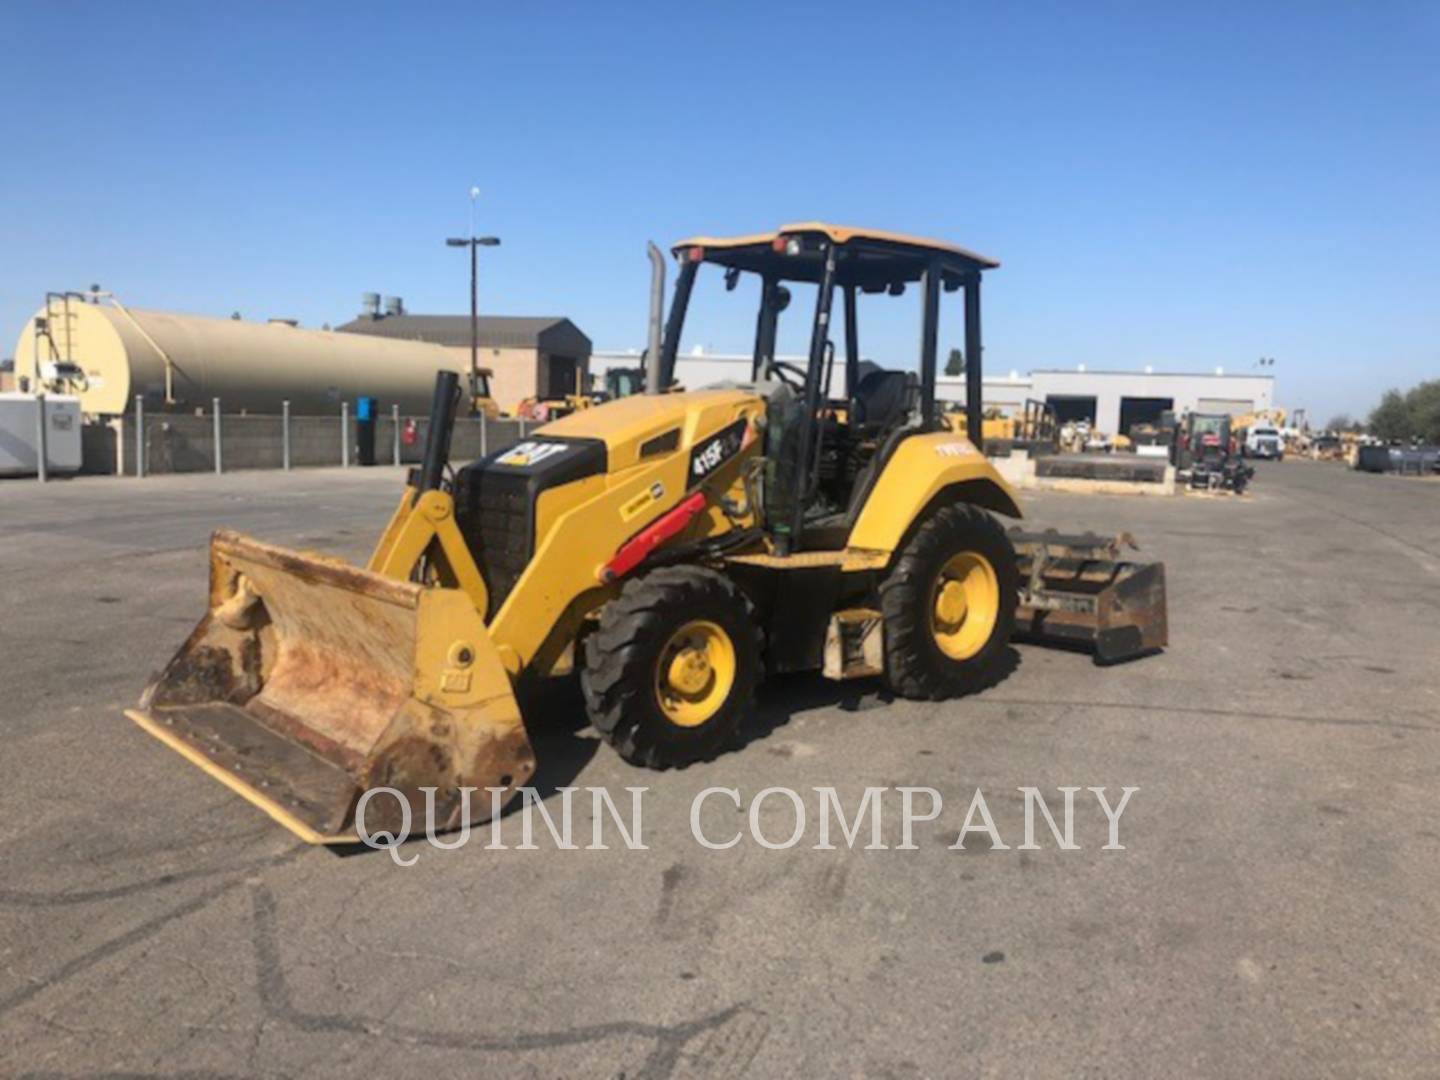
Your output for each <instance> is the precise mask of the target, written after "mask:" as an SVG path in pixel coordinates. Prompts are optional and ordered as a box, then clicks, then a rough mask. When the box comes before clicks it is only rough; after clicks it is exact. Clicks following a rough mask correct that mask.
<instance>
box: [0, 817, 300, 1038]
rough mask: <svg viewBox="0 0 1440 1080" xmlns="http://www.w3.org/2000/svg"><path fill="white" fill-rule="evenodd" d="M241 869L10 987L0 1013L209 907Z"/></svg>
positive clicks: (276, 859) (272, 862) (285, 858)
mask: <svg viewBox="0 0 1440 1080" xmlns="http://www.w3.org/2000/svg"><path fill="white" fill-rule="evenodd" d="M309 849H310V845H308V844H296V845H295V846H294V847H292V848H290V849H288V850H287V851H285V852H282V853H281V854H280V855H278V856H271V857H270V858H269V859H268V860H266V862H265V863H264V865H266V866H269V867H278V866H284V865H285V864H286V863H290V862H293V861H294V860H295V859H296V858H298V857H299V856H300V855H301V854H303V853H304V852H306V851H308V850H309ZM245 872H246V871H244V870H241V869H233V868H232V869H227V870H222V871H217V873H234V874H236V875H237V877H235V878H233V879H231V880H227V881H224V882H221V883H220V884H218V885H216V886H214V887H213V888H210V889H206V890H205V891H204V892H202V893H200V894H199V895H198V896H195V897H192V898H191V899H189V900H187V901H185V902H184V903H183V904H180V905H179V906H178V907H174V908H170V909H168V910H166V911H164V912H161V913H160V914H159V915H156V916H155V917H154V918H153V919H148V920H146V921H145V922H143V923H141V924H140V925H139V926H135V927H132V928H131V929H129V930H127V931H126V932H125V933H123V934H120V935H119V936H118V937H113V938H110V939H109V940H108V941H105V942H102V943H101V944H99V945H97V946H95V948H93V949H91V950H89V951H88V952H85V953H82V954H81V955H79V956H77V957H76V958H75V959H73V960H71V961H69V962H67V963H65V964H62V965H61V966H60V968H59V969H58V970H56V971H55V972H53V973H51V974H49V975H46V976H43V977H39V978H35V979H32V980H31V981H30V983H29V985H27V986H22V987H20V988H19V989H18V990H14V991H12V992H10V993H9V994H6V995H5V996H4V997H0V1017H3V1016H6V1015H8V1014H9V1013H11V1012H14V1011H15V1010H16V1009H18V1008H19V1007H20V1006H22V1005H24V1004H26V1003H27V1002H28V1001H30V1000H31V999H32V998H34V997H36V996H38V995H39V994H42V993H44V992H45V991H46V990H50V989H53V988H54V987H57V986H59V985H61V984H62V983H64V982H66V981H67V980H69V979H72V978H74V977H75V976H76V975H79V974H80V973H82V972H84V971H88V970H89V969H90V968H92V967H94V966H95V965H96V964H98V963H100V962H101V961H103V960H108V959H109V958H110V957H112V956H114V955H115V954H117V953H119V952H123V951H124V950H125V949H128V948H129V947H130V946H131V945H135V944H138V943H139V942H142V941H145V940H147V939H149V938H151V937H154V936H155V935H156V934H158V933H159V932H160V931H161V930H163V929H164V928H165V927H166V926H167V925H168V924H169V923H171V922H174V921H175V920H177V919H183V918H185V917H186V916H188V915H193V914H195V913H196V912H197V911H203V910H204V909H205V908H207V907H209V906H210V905H211V904H213V903H215V901H217V900H219V899H220V898H221V897H223V896H224V895H225V894H226V893H229V892H231V891H232V890H234V889H236V888H238V887H239V886H240V885H241V884H242V883H243V882H244V880H245V879H244V878H243V877H239V876H238V875H241V874H244V873H245Z"/></svg>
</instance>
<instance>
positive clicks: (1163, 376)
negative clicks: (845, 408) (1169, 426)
mask: <svg viewBox="0 0 1440 1080" xmlns="http://www.w3.org/2000/svg"><path fill="white" fill-rule="evenodd" d="M779 359H782V360H783V359H791V360H793V361H795V362H798V363H803V362H804V359H805V358H804V357H788V358H787V357H780V358H779ZM641 362H642V361H641V357H640V352H639V350H638V349H630V350H623V351H605V352H597V353H595V354H594V355H593V357H592V359H591V366H592V368H593V370H594V371H595V372H596V379H597V381H598V380H600V379H601V377H602V373H603V372H604V371H606V370H608V369H609V368H612V367H638V366H640V364H641ZM750 364H751V358H750V356H749V355H748V354H741V353H723V354H722V353H705V352H699V351H696V352H691V353H687V354H684V355H682V356H680V357H679V359H678V360H677V362H676V366H675V373H676V374H675V377H676V378H677V379H678V380H679V381H680V383H681V384H682V385H684V386H685V387H686V388H687V389H696V388H699V387H702V386H710V385H713V384H715V383H719V382H725V381H734V382H743V381H745V380H747V379H749V378H750ZM844 367H845V366H844V365H843V364H836V365H835V374H834V379H833V382H832V384H831V396H832V397H841V396H844V394H845V385H844V384H845V370H844ZM935 394H936V397H937V398H938V399H939V400H942V401H953V402H955V403H956V404H960V405H963V404H964V401H965V379H964V378H963V377H956V376H947V375H940V376H938V377H937V378H936V383H935ZM1031 400H1033V401H1041V402H1045V403H1048V404H1049V405H1051V406H1053V407H1054V409H1055V413H1056V417H1057V419H1059V420H1060V422H1061V423H1065V422H1067V421H1080V420H1085V421H1088V422H1089V423H1090V424H1091V425H1092V426H1093V427H1094V428H1095V429H1096V430H1098V431H1102V432H1105V433H1107V434H1125V433H1128V432H1129V430H1130V428H1131V426H1132V425H1134V424H1140V423H1154V422H1155V420H1156V419H1158V418H1159V416H1160V413H1161V412H1164V411H1166V410H1173V411H1174V412H1175V413H1177V414H1181V413H1185V412H1209V413H1229V414H1230V415H1232V416H1238V415H1241V414H1243V413H1247V412H1251V411H1254V410H1259V409H1269V408H1272V407H1273V406H1274V404H1275V376H1273V375H1269V374H1265V375H1260V374H1248V373H1245V374H1227V373H1226V372H1225V371H1224V370H1223V369H1221V368H1216V369H1215V370H1214V371H1212V372H1209V373H1198V372H1192V373H1173V372H1162V371H1153V370H1151V369H1149V368H1146V369H1144V370H1142V371H1091V370H1088V369H1087V368H1086V367H1085V366H1084V365H1081V366H1078V367H1074V368H1067V369H1059V368H1047V369H1042V370H1038V371H1032V372H1030V373H1029V374H1027V375H1022V374H1020V373H1019V372H1018V371H1012V372H1010V373H1009V374H1008V375H986V376H985V386H984V402H985V406H986V407H987V408H994V409H998V410H1000V411H1001V412H1003V413H1005V414H1007V415H1015V414H1018V413H1020V412H1021V411H1023V410H1024V408H1025V402H1026V401H1031Z"/></svg>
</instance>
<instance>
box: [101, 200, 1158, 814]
mask: <svg viewBox="0 0 1440 1080" xmlns="http://www.w3.org/2000/svg"><path fill="white" fill-rule="evenodd" d="M673 250H674V254H675V256H676V257H677V259H678V261H679V274H678V280H677V282H676V285H675V292H674V300H673V302H672V304H671V307H670V311H669V316H668V320H667V322H666V329H665V333H664V340H663V346H662V350H661V355H660V358H659V374H660V378H658V379H656V380H653V381H651V385H650V386H648V387H647V388H648V389H649V390H650V392H651V393H650V394H649V395H647V396H644V397H639V396H632V397H627V398H623V399H621V400H618V401H613V402H608V403H605V404H602V405H598V406H594V407H591V408H587V409H583V410H580V411H577V412H575V413H573V414H571V415H569V416H567V417H564V418H563V419H560V420H558V421H556V422H554V423H550V424H547V425H546V426H544V427H541V428H539V429H538V430H536V431H535V432H533V433H532V434H531V435H530V436H529V437H528V438H527V439H526V440H525V441H523V442H522V443H520V444H519V445H518V446H514V447H512V448H509V449H507V450H504V451H501V452H499V453H497V454H493V455H491V456H489V457H487V458H484V459H482V460H480V461H477V462H474V463H472V464H469V465H466V466H464V467H462V468H459V469H457V470H456V471H454V473H453V475H451V474H448V473H447V456H448V443H449V435H450V431H451V427H452V425H453V420H454V413H455V407H456V401H457V399H458V387H457V380H456V377H455V375H454V374H452V373H442V374H441V376H440V377H439V378H438V379H437V382H436V388H435V398H434V403H433V407H432V418H431V423H430V425H429V430H428V434H427V443H426V448H425V457H424V463H423V465H422V466H421V467H420V468H419V469H418V470H416V471H415V472H413V473H412V474H411V478H410V481H409V483H408V484H407V487H406V489H405V492H404V494H403V496H402V497H401V500H400V504H399V506H398V507H397V509H396V511H395V513H394V515H393V517H392V518H391V520H390V523H389V524H388V526H387V527H386V528H385V531H384V533H383V535H382V536H381V539H380V542H379V544H378V546H377V547H376V550H375V552H374V554H373V555H372V556H371V559H370V561H369V563H368V565H367V566H366V567H365V568H363V569H362V568H359V567H354V566H349V565H346V564H345V563H343V562H340V561H338V560H335V559H332V558H328V557H325V556H320V555H315V554H309V553H304V552H299V551H290V550H286V549H283V548H279V547H275V546H273V545H269V544H265V543H262V542H260V541H257V540H253V539H249V538H246V537H242V536H238V535H235V534H232V533H218V534H216V536H215V539H214V541H213V543H212V545H211V556H210V593H209V611H208V613H207V614H206V616H205V617H204V618H203V619H202V620H201V622H200V624H199V626H198V627H197V628H196V630H195V632H194V633H193V634H192V635H191V637H190V639H189V640H188V641H187V642H186V643H185V645H184V646H183V647H182V648H181V650H180V652H179V653H178V654H177V656H176V657H175V658H174V659H173V660H172V661H171V662H170V664H169V666H168V667H167V668H166V669H165V670H164V671H163V672H162V673H161V674H160V675H159V676H158V677H157V678H156V679H155V680H154V681H153V682H152V683H151V684H150V686H149V687H148V688H147V689H146V691H145V693H144V696H143V698H142V700H141V703H140V707H139V708H138V709H137V710H134V711H132V712H131V713H130V715H131V716H132V718H133V719H135V720H136V722H137V723H139V724H140V725H141V726H142V727H144V728H145V729H146V730H147V731H149V732H150V733H151V734H153V735H155V736H156V737H158V738H160V739H162V740H163V741H165V742H166V743H167V744H169V745H170V746H172V747H173V748H175V749H176V750H178V751H179V752H180V753H182V754H183V755H185V756H186V757H187V758H189V759H190V760H191V761H193V762H195V763H196V764H198V765H200V766H201V767H202V768H204V769H205V770H206V771H208V772H210V773H211V774H212V775H214V776H216V777H217V778H219V779H220V780H221V781H222V782H224V783H226V784H227V785H228V786H230V787H231V788H232V789H234V790H235V791H237V792H239V793H240V794H242V795H244V796H245V797H246V798H247V799H249V800H250V801H252V802H253V803H255V804H257V805H258V806H260V807H262V808H263V809H264V810H265V811H266V812H268V813H269V814H271V815H272V816H273V817H275V818H276V819H277V820H279V821H280V822H282V823H283V824H285V825H286V826H288V827H289V828H291V829H292V830H294V831H295V832H296V833H297V834H298V835H300V836H302V837H304V838H305V839H307V840H310V841H313V842H329V841H345V840H351V839H353V838H354V836H355V820H354V819H355V810H356V804H357V800H358V799H359V798H360V797H361V796H362V794H363V793H364V792H366V791H367V790H370V789H374V788H377V787H388V788H392V789H395V790H396V791H398V792H399V793H400V794H401V797H402V798H403V799H404V800H405V801H406V803H407V804H408V806H407V809H409V810H411V811H413V812H422V811H423V810H424V808H425V803H426V796H427V794H428V796H429V798H430V799H431V801H432V803H433V806H434V810H433V818H434V820H435V822H436V824H437V825H438V826H439V827H445V826H447V825H455V824H458V823H459V821H460V820H461V817H462V815H465V814H467V813H468V816H469V818H470V819H471V820H482V819H484V818H486V817H488V816H489V814H490V812H491V802H490V800H489V799H486V798H484V797H483V795H482V797H480V798H479V799H477V800H475V801H474V802H473V803H469V804H467V802H466V800H465V799H464V798H463V797H462V795H461V790H462V789H463V788H467V787H469V788H486V787H491V788H497V789H500V790H501V792H502V794H503V799H508V798H509V797H510V796H511V795H513V794H514V793H515V792H516V790H517V789H518V788H519V787H520V786H522V785H525V784H527V783H528V782H529V781H530V778H531V777H532V775H533V773H534V769H535V756H534V752H533V750H532V747H531V743H530V740H529V737H528V735H527V732H526V720H525V718H524V717H522V715H521V710H520V706H519V705H518V704H517V698H516V694H515V686H516V684H517V682H519V681H521V680H528V679H533V678H542V677H545V676H551V675H558V674H563V673H566V672H569V671H571V670H574V669H578V670H579V674H580V683H581V687H582V689H583V692H584V698H585V707H586V710H587V712H588V715H589V719H590V722H591V724H592V725H593V726H594V728H595V730H596V731H598V732H599V733H600V735H601V736H602V737H603V738H604V739H606V740H607V741H608V742H610V743H611V744H612V745H613V746H614V747H615V748H616V750H617V751H618V752H619V753H620V754H621V755H622V756H623V757H625V758H626V759H627V760H629V761H632V762H634V763H636V764H639V765H645V766H651V767H666V766H674V765H684V764H687V763H689V762H694V761H698V760H704V759H707V758H710V757H712V756H714V755H715V754H717V753H718V752H720V751H721V750H723V749H725V748H726V747H728V746H730V745H733V743H734V742H735V741H736V739H737V735H738V733H739V729H740V725H741V722H742V720H743V718H744V716H745V715H746V713H747V711H748V709H749V706H750V701H751V697H752V694H753V691H754V689H755V686H756V684H757V682H758V681H759V680H760V678H761V677H762V674H774V673H780V672H791V671H819V672H822V673H823V674H824V675H825V676H827V677H830V678H835V679H846V678H853V677H857V676H868V675H879V676H881V677H883V678H884V680H885V682H886V683H887V684H888V686H889V687H890V688H891V689H892V690H893V691H894V692H895V693H897V694H900V695H902V696H905V697H911V698H920V699H941V698H948V697H953V696H957V695H962V694H967V693H974V692H976V691H979V690H983V689H984V688H986V687H988V686H990V685H991V684H992V683H994V682H995V681H997V680H998V679H1000V678H1002V677H1004V675H1005V674H1006V673H1007V672H1008V671H1009V670H1010V667H1011V665H1010V664H1009V662H1008V661H1007V655H1008V648H1009V641H1010V638H1011V635H1012V632H1013V631H1014V629H1015V628H1016V625H1017V621H1018V622H1019V623H1020V624H1021V625H1022V627H1023V629H1024V630H1025V631H1026V632H1027V633H1028V634H1032V635H1036V636H1038V637H1040V638H1042V639H1045V640H1053V641H1060V642H1062V643H1073V642H1076V641H1077V640H1078V641H1090V642H1093V643H1094V647H1095V648H1096V650H1097V655H1099V657H1100V658H1101V659H1102V660H1105V661H1114V660H1118V659H1124V658H1128V657H1131V656H1136V655H1142V654H1144V653H1145V652H1148V651H1152V650H1154V649H1157V648H1160V647H1163V645H1164V644H1165V615H1164V610H1165V596H1164V577H1163V572H1162V571H1161V570H1160V569H1159V568H1158V567H1155V568H1150V569H1145V568H1142V567H1139V566H1137V565H1135V564H1131V563H1128V562H1125V561H1123V560H1120V559H1119V558H1118V552H1109V550H1108V549H1106V548H1105V547H1104V544H1103V543H1101V542H1099V541H1094V538H1051V537H1049V536H1044V535H1042V536H1040V537H1038V538H1037V537H1023V536H1022V537H1020V538H1019V543H1018V551H1017V544H1016V543H1015V542H1014V541H1012V538H1011V536H1010V535H1008V534H1007V533H1006V531H1005V529H1004V528H1002V527H1001V525H1000V523H999V522H998V520H997V517H996V515H1000V516H1005V517H1010V518H1018V517H1020V516H1021V511H1020V506H1019V504H1018V500H1017V498H1016V496H1015V493H1014V492H1013V491H1012V490H1011V489H1010V487H1009V486H1008V485H1007V484H1006V482H1005V481H1004V480H1003V479H1002V478H1001V477H1000V476H999V474H998V473H997V472H996V471H995V469H994V467H993V466H992V465H991V464H990V462H989V461H988V460H987V459H986V458H985V457H984V456H983V455H982V454H981V453H979V452H978V451H977V450H976V448H975V447H974V446H973V445H972V444H971V443H970V442H969V441H968V440H965V439H962V438H960V437H958V436H957V435H955V434H954V433H953V432H952V431H951V430H949V428H948V426H947V425H946V423H945V421H944V419H943V417H942V416H941V415H940V411H939V409H938V408H937V403H936V398H935V377H936V351H937V350H936V339H937V328H938V324H939V313H940V301H941V297H942V295H943V294H945V293H949V292H955V291H961V292H963V300H964V310H965V348H964V355H965V356H966V357H967V361H968V364H969V369H968V372H967V381H968V384H969V388H970V394H969V398H968V400H967V412H968V418H969V423H970V430H972V431H978V430H981V403H980V396H979V388H980V386H981V372H980V365H979V357H980V355H981V343H980V291H979V290H980V281H981V274H982V272H984V271H986V270H989V269H993V268H994V267H996V266H998V263H996V262H994V261H993V260H991V259H987V258H985V257H984V256H981V255H977V254H975V253H973V252H970V251H966V250H965V249H963V248H959V247H954V246H952V245H949V244H943V243H938V242H934V241H928V240H919V239H915V238H911V237H905V236H900V235H896V234H893V233H886V232H878V231H871V230H861V229H847V228H840V227H837V226H831V225H824V224H819V223H807V224H802V225H792V226H786V227H784V228H782V229H780V230H778V231H776V232H772V233H763V234H758V235H752V236H744V237H738V238H729V239H716V238H708V237H701V238H696V239H692V240H686V241H683V242H681V243H680V244H678V245H676V246H675V248H674V249H673ZM707 266H714V267H718V268H719V269H720V270H721V272H722V275H723V277H724V279H725V282H726V284H727V285H730V286H733V285H734V284H735V282H736V281H737V279H739V278H740V277H741V276H742V275H753V276H754V277H755V278H756V279H758V284H759V290H758V291H759V294H760V311H759V316H758V320H757V322H756V327H757V330H756V344H755V351H754V357H753V364H752V370H751V379H750V381H748V382H745V383H741V384H734V385H726V386H722V387H717V388H712V389H706V390H697V391H690V392H680V393H667V394H664V395H663V396H655V393H656V391H657V390H658V388H660V387H668V386H670V385H671V384H672V382H673V373H674V369H675V361H676V356H677V352H678V350H679V347H680V340H681V334H682V331H683V328H684V324H685V317H686V312H687V309H688V306H689V302H690V298H691V295H692V291H693V289H694V287H695V284H696V280H697V276H698V272H699V271H700V270H701V269H702V267H707ZM787 283H806V284H811V285H815V286H817V288H816V302H815V307H814V310H813V313H812V314H811V315H810V318H809V328H810V350H809V355H808V360H807V362H806V363H805V364H791V363H787V362H784V361H780V360H777V359H776V357H775V340H776V332H777V326H778V323H779V320H780V317H781V314H782V312H783V311H784V310H785V309H786V307H787V306H788V301H789V290H788V288H787ZM912 287H918V288H919V290H920V293H921V296H922V305H921V306H922V324H921V335H920V337H921V347H920V357H919V360H920V363H919V368H918V375H917V374H914V373H910V372H906V371H900V370H877V371H870V372H868V373H867V374H866V375H865V376H864V377H863V378H855V377H854V376H855V375H856V374H857V373H858V372H859V370H860V365H861V360H860V345H859V338H858V325H857V323H858V319H857V300H858V298H859V296H860V295H861V294H873V295H877V296H878V295H886V294H888V295H891V296H898V295H900V294H901V293H903V292H904V291H905V290H906V289H908V288H912ZM837 297H838V298H839V299H840V301H841V305H840V306H841V310H840V311H839V312H836V314H839V316H840V317H839V318H838V319H835V320H832V317H831V316H832V311H834V309H835V300H836V299H837ZM653 314H654V315H655V316H657V317H658V314H659V312H658V311H657V312H655V313H653ZM832 322H834V323H839V324H841V325H843V327H844V331H845V345H844V354H843V359H838V360H837V357H836V349H835V344H834V341H833V340H832V337H831V327H832ZM836 363H843V364H844V365H845V368H846V374H847V376H848V377H847V378H846V381H845V386H846V388H847V391H846V393H847V396H846V398H845V399H843V400H833V399H832V398H831V397H830V395H829V393H828V390H829V387H830V385H831V376H832V372H833V369H834V365H835V364H836ZM1107 552H1108V553H1107ZM533 719H535V720H538V718H533ZM503 799H502V801H503ZM467 805H468V806H469V809H468V811H467V810H466V807H467ZM399 813H400V809H399V807H398V806H396V805H395V801H394V800H390V799H386V800H379V799H377V800H375V801H373V802H371V803H370V804H369V806H368V807H367V824H368V826H369V828H370V829H372V830H373V829H377V828H387V827H388V828H394V827H395V821H396V819H397V816H398V815H399Z"/></svg>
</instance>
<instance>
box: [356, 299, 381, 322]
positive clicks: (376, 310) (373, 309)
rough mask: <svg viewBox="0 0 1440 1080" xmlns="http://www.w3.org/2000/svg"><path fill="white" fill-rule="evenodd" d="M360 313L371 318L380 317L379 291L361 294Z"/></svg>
mask: <svg viewBox="0 0 1440 1080" xmlns="http://www.w3.org/2000/svg"><path fill="white" fill-rule="evenodd" d="M360 314H361V315H362V316H364V317H367V318H371V319H378V318H379V317H380V294H379V293H378V292H366V293H361V294H360Z"/></svg>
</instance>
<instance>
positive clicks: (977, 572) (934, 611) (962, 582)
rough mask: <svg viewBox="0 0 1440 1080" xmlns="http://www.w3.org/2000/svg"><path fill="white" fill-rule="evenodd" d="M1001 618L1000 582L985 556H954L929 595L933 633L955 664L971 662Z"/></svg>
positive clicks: (936, 642) (964, 554)
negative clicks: (963, 661)
mask: <svg viewBox="0 0 1440 1080" xmlns="http://www.w3.org/2000/svg"><path fill="white" fill-rule="evenodd" d="M999 618H1000V581H999V579H998V578H997V577H996V576H995V568H994V567H993V566H991V565H990V560H989V559H987V558H985V556H984V555H981V554H979V553H978V552H974V551H962V552H960V553H959V554H957V555H952V556H951V557H950V558H949V559H948V560H946V563H945V565H944V566H942V567H941V568H940V573H939V574H937V575H936V576H935V585H934V587H933V588H932V589H931V595H930V632H931V633H932V634H934V635H935V644H936V645H938V646H940V651H941V652H943V653H944V654H945V655H946V656H948V657H950V659H952V660H968V659H970V658H971V657H972V656H974V655H975V654H976V653H978V652H979V651H980V650H981V649H983V648H984V647H985V643H986V642H987V641H989V640H990V635H991V634H992V633H994V632H995V623H996V622H997V621H998V620H999Z"/></svg>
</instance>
